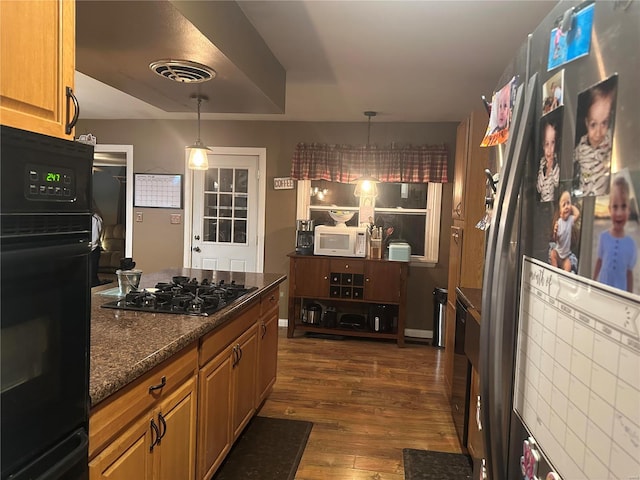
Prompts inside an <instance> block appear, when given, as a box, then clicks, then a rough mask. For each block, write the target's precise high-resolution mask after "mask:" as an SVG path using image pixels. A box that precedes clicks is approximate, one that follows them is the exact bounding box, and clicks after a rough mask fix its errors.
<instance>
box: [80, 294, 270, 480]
mask: <svg viewBox="0 0 640 480" xmlns="http://www.w3.org/2000/svg"><path fill="white" fill-rule="evenodd" d="M278 301H279V290H278V288H277V287H276V288H274V289H272V290H270V291H267V292H266V293H264V294H263V295H262V296H261V298H260V301H256V302H254V303H253V304H252V305H249V306H248V308H246V309H244V310H243V311H242V312H241V313H240V314H239V315H238V317H237V318H235V319H233V320H231V321H229V322H227V323H226V324H225V325H223V326H221V327H219V328H217V329H215V330H214V331H212V332H210V333H208V334H207V335H205V336H204V337H202V338H201V339H200V340H199V341H197V342H195V343H194V344H193V345H192V346H191V347H188V348H186V349H184V350H183V351H182V352H180V353H178V354H176V355H175V356H174V357H173V358H171V359H169V360H166V361H165V362H163V363H162V364H161V365H159V366H157V367H155V368H154V369H153V370H152V371H150V372H148V373H147V374H145V375H144V376H143V377H141V378H140V379H138V380H136V381H134V382H133V383H132V384H130V385H128V386H127V387H124V388H123V389H122V390H120V391H118V392H116V393H115V394H113V395H112V396H111V397H109V398H108V399H106V400H104V401H103V402H101V403H100V404H98V405H97V406H96V407H94V408H93V409H92V410H91V414H90V418H89V460H90V461H89V478H90V480H99V479H109V480H132V479H135V480H177V479H180V480H192V479H197V480H200V479H210V478H212V476H213V475H214V474H215V472H216V470H217V469H218V467H219V466H220V464H221V463H222V461H223V460H224V458H225V456H226V455H227V453H228V452H229V450H230V449H231V446H232V445H233V442H234V441H236V440H237V438H238V437H239V436H240V434H241V433H242V431H243V429H244V428H245V427H246V425H247V424H248V423H249V421H250V420H251V418H252V417H253V416H254V415H255V413H256V411H257V409H258V408H259V407H260V405H261V403H262V402H263V401H264V399H265V398H266V397H267V396H268V394H269V393H270V392H271V389H272V387H273V384H274V383H275V379H276V366H277V352H278Z"/></svg>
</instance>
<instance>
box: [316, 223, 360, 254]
mask: <svg viewBox="0 0 640 480" xmlns="http://www.w3.org/2000/svg"><path fill="white" fill-rule="evenodd" d="M367 235H368V230H367V227H331V226H329V225H318V226H317V227H316V229H315V233H314V238H313V254H314V255H333V256H336V257H364V256H366V255H367Z"/></svg>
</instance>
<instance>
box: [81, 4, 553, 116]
mask: <svg viewBox="0 0 640 480" xmlns="http://www.w3.org/2000/svg"><path fill="white" fill-rule="evenodd" d="M203 1H204V0H203ZM238 3H239V5H240V7H241V9H242V11H243V12H244V13H245V15H246V16H247V18H248V19H249V21H250V22H251V23H252V24H253V26H254V27H255V29H256V30H257V31H258V33H259V34H260V35H261V36H262V38H263V39H264V41H265V42H266V44H267V45H268V47H269V48H270V49H271V51H272V52H273V54H274V55H275V57H276V58H277V59H278V61H279V62H280V63H281V64H282V66H283V67H284V69H285V70H286V72H287V73H286V75H287V80H286V106H285V110H286V111H285V114H283V115H279V114H213V113H206V114H203V115H202V118H203V119H215V120H217V119H220V120H270V121H271V120H284V121H357V122H359V121H365V120H366V117H365V116H364V114H363V112H364V111H365V110H374V111H377V112H378V116H377V117H376V120H377V121H383V122H432V121H433V122H438V121H458V120H460V119H461V118H463V117H464V116H465V115H466V114H467V113H468V112H469V111H470V110H471V109H473V108H477V107H478V106H480V104H481V100H480V98H481V95H485V96H487V98H489V99H490V98H491V94H492V93H493V90H495V89H496V88H497V87H498V85H496V82H497V81H498V79H499V78H500V76H501V74H502V72H503V70H504V68H505V67H506V65H507V63H508V62H509V61H510V60H511V58H512V57H513V55H514V53H515V52H516V50H517V49H518V48H519V47H520V45H521V44H522V43H524V41H525V40H526V36H527V34H528V33H529V32H531V31H532V30H533V29H534V28H535V27H536V26H537V25H538V23H540V21H541V20H542V19H543V18H544V17H545V16H546V14H547V13H548V12H549V11H550V10H551V8H552V7H553V5H554V4H555V3H556V2H555V1H544V0H534V1H527V0H517V1H516V0H510V1H508V0H502V1H480V0H476V1H458V0H449V1H442V0H433V1H430V0H415V1H403V0H378V1H360V0H341V1H336V0H334V1H324V0H314V1H307V0H303V1H302V0H287V1H272V0H264V1H240V2H238ZM221 74H224V72H218V75H221ZM215 81H216V80H215V79H214V80H212V82H215ZM76 95H77V96H78V99H79V102H80V106H81V109H80V119H145V118H157V119H193V117H194V115H195V104H194V113H193V114H191V113H184V112H182V113H180V112H178V113H168V112H165V111H163V110H160V109H159V108H156V107H153V106H151V105H149V104H146V103H144V102H142V101H140V100H138V99H136V98H133V97H131V96H129V95H126V94H124V93H122V92H120V91H118V90H116V89H114V88H112V87H109V86H107V85H105V84H103V83H100V82H98V81H96V80H94V79H92V78H90V77H88V76H86V75H83V74H82V73H79V72H76ZM211 101H215V99H211Z"/></svg>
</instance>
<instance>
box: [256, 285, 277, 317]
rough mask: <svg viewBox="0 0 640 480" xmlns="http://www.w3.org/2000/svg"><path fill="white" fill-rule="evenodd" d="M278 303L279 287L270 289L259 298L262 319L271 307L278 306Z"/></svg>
mask: <svg viewBox="0 0 640 480" xmlns="http://www.w3.org/2000/svg"><path fill="white" fill-rule="evenodd" d="M279 301H280V289H279V287H275V288H272V289H271V290H269V291H268V292H266V293H263V294H262V295H261V296H260V316H261V317H262V316H263V315H264V314H266V313H267V312H268V311H270V310H271V309H272V308H273V307H277V306H278V302H279Z"/></svg>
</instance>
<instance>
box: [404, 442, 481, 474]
mask: <svg viewBox="0 0 640 480" xmlns="http://www.w3.org/2000/svg"><path fill="white" fill-rule="evenodd" d="M402 457H403V459H404V478H405V480H467V479H469V480H470V479H471V474H472V471H471V461H470V460H469V457H468V456H467V455H463V454H461V453H447V452H434V451H431V450H415V449H412V448H405V449H403V450H402Z"/></svg>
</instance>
